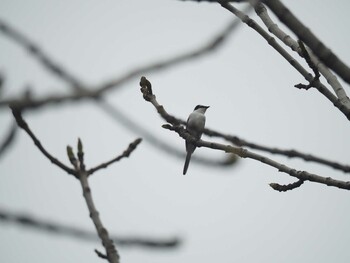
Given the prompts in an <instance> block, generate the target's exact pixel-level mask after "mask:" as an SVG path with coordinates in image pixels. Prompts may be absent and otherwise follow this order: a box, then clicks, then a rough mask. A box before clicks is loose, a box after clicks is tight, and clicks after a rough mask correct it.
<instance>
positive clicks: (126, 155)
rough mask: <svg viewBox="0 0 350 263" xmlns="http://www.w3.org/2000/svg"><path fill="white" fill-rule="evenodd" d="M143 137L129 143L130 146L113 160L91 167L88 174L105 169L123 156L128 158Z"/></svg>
mask: <svg viewBox="0 0 350 263" xmlns="http://www.w3.org/2000/svg"><path fill="white" fill-rule="evenodd" d="M141 141H142V139H141V138H138V139H136V140H135V141H133V142H132V143H130V144H129V146H128V148H127V149H126V150H125V151H124V152H123V153H122V154H121V155H119V156H117V157H116V158H113V159H112V160H110V161H108V162H105V163H102V164H100V165H98V166H96V167H94V168H91V169H89V170H88V171H87V172H86V173H87V175H88V176H89V175H92V174H93V173H94V172H96V171H98V170H100V169H104V168H107V167H108V166H109V165H111V164H113V163H115V162H118V161H119V160H120V159H122V158H126V157H129V155H130V154H131V153H132V152H133V151H134V150H135V149H136V147H137V145H138V144H139V143H141Z"/></svg>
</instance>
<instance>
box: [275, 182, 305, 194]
mask: <svg viewBox="0 0 350 263" xmlns="http://www.w3.org/2000/svg"><path fill="white" fill-rule="evenodd" d="M303 183H304V180H298V181H296V182H294V183H291V184H286V185H281V184H277V183H271V184H270V186H271V188H272V189H273V190H276V191H278V192H287V191H290V190H294V189H296V188H298V187H300V186H301V185H302V184H303Z"/></svg>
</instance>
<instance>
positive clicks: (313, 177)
mask: <svg viewBox="0 0 350 263" xmlns="http://www.w3.org/2000/svg"><path fill="white" fill-rule="evenodd" d="M145 79H146V78H145V77H142V78H141V81H140V86H141V92H142V94H143V98H144V99H145V100H146V101H148V102H150V103H151V104H152V105H153V106H154V107H155V108H156V109H157V112H158V113H159V114H160V115H161V116H162V117H163V118H164V119H165V120H166V121H167V122H168V123H170V124H171V125H169V124H165V125H163V126H162V127H163V128H165V129H168V130H172V131H175V132H176V133H178V134H179V136H180V137H182V138H183V139H185V140H186V141H190V142H192V143H194V144H195V145H196V146H197V147H207V148H211V149H215V150H221V151H224V152H226V153H233V154H236V155H238V156H240V157H242V158H250V159H254V160H257V161H260V162H262V163H264V164H267V165H269V166H272V167H274V168H276V169H278V171H280V172H284V173H287V174H289V175H290V176H293V177H296V178H298V179H299V180H303V181H311V182H316V183H320V184H325V185H328V186H334V187H338V188H341V189H346V190H350V181H349V182H346V181H340V180H335V179H333V178H330V177H322V176H319V175H317V174H312V173H308V172H306V171H298V170H295V169H293V168H290V167H288V166H286V165H284V164H281V163H278V162H276V161H274V160H272V159H270V158H267V157H265V156H263V155H260V154H257V153H254V152H250V151H248V150H247V149H244V148H241V147H235V146H231V145H223V144H219V143H214V142H207V141H203V140H199V141H197V140H196V139H195V138H194V137H193V136H191V134H190V133H188V132H187V131H186V129H185V128H184V127H183V126H182V125H180V122H179V121H178V119H177V118H175V117H173V116H172V115H170V114H168V113H167V112H166V110H165V109H164V107H163V106H162V105H160V104H159V103H158V101H157V100H156V96H155V95H154V93H153V92H152V90H150V85H149V84H148V83H149V81H145Z"/></svg>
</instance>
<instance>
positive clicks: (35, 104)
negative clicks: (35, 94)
mask: <svg viewBox="0 0 350 263" xmlns="http://www.w3.org/2000/svg"><path fill="white" fill-rule="evenodd" d="M250 9H251V7H249V8H248V9H246V11H248V10H250ZM239 25H240V22H239V20H237V19H236V20H233V21H230V23H229V24H228V25H227V26H226V27H225V28H224V29H223V30H222V32H220V33H219V34H217V35H216V36H215V37H212V38H210V40H209V41H206V42H204V44H203V45H202V46H201V47H199V48H198V47H196V48H194V49H192V50H189V51H186V52H184V53H181V54H177V55H175V56H172V57H169V58H167V59H165V60H161V61H158V62H155V63H151V64H147V65H145V66H142V67H140V68H136V69H133V70H130V71H129V72H128V73H126V74H125V75H123V76H120V77H118V78H115V79H112V80H109V81H106V82H104V83H102V84H100V85H98V86H97V87H95V88H94V89H91V88H90V89H87V87H86V86H85V85H83V84H82V82H81V81H80V80H78V79H77V78H76V77H74V76H72V75H71V74H70V73H69V72H68V71H67V70H65V69H64V68H63V67H61V66H60V65H59V64H58V63H57V62H56V61H54V60H53V59H52V58H50V56H49V55H48V54H46V53H45V52H44V51H42V50H41V48H40V47H39V46H38V45H37V44H35V43H34V42H33V41H30V40H29V38H27V37H26V36H24V34H22V33H20V32H18V31H17V30H15V29H14V28H12V27H11V26H10V25H8V24H7V23H5V22H4V21H1V20H0V31H1V32H3V33H4V34H5V35H6V36H8V37H9V38H10V39H11V40H13V41H14V42H15V43H16V44H18V45H20V46H22V47H23V48H24V49H25V50H27V51H28V52H29V54H31V55H32V56H33V58H35V59H37V60H38V61H39V62H40V63H41V64H42V65H43V66H44V68H46V69H47V70H48V71H49V72H50V73H52V74H53V75H55V76H57V77H59V78H62V79H64V80H65V81H66V82H68V83H69V84H70V85H71V86H72V87H73V88H75V92H74V93H72V94H69V95H48V96H46V97H45V98H42V99H35V100H34V99H32V100H23V99H20V100H19V99H17V98H11V99H7V100H3V101H0V107H5V106H8V105H10V104H16V105H17V107H18V108H39V107H42V106H44V105H47V104H52V103H62V102H65V101H76V100H80V99H87V98H92V99H98V98H100V97H101V96H102V95H103V94H105V93H106V92H108V91H110V90H112V89H115V88H117V87H121V86H122V85H123V84H125V83H126V82H127V81H130V80H131V79H133V78H134V77H137V76H139V75H140V74H145V73H149V72H152V71H159V70H164V69H167V68H170V67H173V66H175V65H178V64H181V63H185V62H187V61H191V60H193V59H195V58H199V57H201V56H204V55H207V54H210V53H211V52H213V51H215V50H217V49H218V48H219V47H221V46H222V45H223V43H224V42H225V40H226V39H227V38H228V36H229V34H230V33H232V32H233V31H234V30H235V29H236V28H238V26H239ZM32 50H35V52H33V51H32ZM101 104H103V101H102V102H101V103H100V105H101Z"/></svg>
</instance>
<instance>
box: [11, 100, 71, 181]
mask: <svg viewBox="0 0 350 263" xmlns="http://www.w3.org/2000/svg"><path fill="white" fill-rule="evenodd" d="M11 110H12V114H13V116H14V118H15V119H16V122H17V125H18V126H19V127H20V128H22V129H23V130H24V131H25V132H26V133H27V134H28V135H29V137H30V138H31V139H32V140H33V142H34V144H35V145H36V147H37V148H38V149H39V150H40V152H41V153H42V154H43V155H44V156H45V157H46V158H48V159H49V160H50V161H51V162H52V163H53V164H55V165H56V166H58V167H59V168H61V169H62V170H64V171H66V172H67V173H68V174H71V175H74V176H76V174H75V171H74V170H73V169H71V168H69V167H67V166H66V165H64V164H63V163H62V162H61V161H59V160H58V159H57V158H55V157H53V156H52V155H51V154H50V153H49V152H48V151H47V150H46V149H45V148H44V146H42V144H41V142H40V141H39V139H38V138H37V137H36V136H35V135H34V133H33V132H32V131H31V129H30V128H29V126H28V124H27V123H26V122H25V120H24V119H23V117H22V113H21V112H20V111H19V110H17V109H16V108H14V107H13V108H11Z"/></svg>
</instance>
